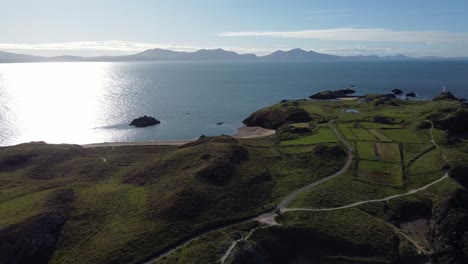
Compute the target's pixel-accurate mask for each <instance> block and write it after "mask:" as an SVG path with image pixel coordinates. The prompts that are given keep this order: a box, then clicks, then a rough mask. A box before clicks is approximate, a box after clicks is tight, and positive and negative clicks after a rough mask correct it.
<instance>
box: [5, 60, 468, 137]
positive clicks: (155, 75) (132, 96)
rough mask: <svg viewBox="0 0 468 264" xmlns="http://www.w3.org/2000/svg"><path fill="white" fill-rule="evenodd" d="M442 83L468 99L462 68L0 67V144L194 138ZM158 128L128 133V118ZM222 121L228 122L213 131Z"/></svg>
mask: <svg viewBox="0 0 468 264" xmlns="http://www.w3.org/2000/svg"><path fill="white" fill-rule="evenodd" d="M351 84H352V85H355V89H357V90H358V92H359V93H362V94H363V93H382V92H389V91H390V90H391V89H393V88H400V89H403V90H405V91H413V92H415V93H416V94H417V95H418V98H420V99H429V98H431V97H433V96H434V95H436V94H438V93H439V92H440V91H441V89H442V87H443V86H444V85H448V87H449V89H450V90H451V91H452V92H454V93H455V94H456V95H458V96H461V97H465V98H466V97H468V62H453V61H452V62H448V61H446V62H444V61H439V62H141V63H129V62H127V63H27V64H0V145H2V146H4V145H12V144H17V143H22V142H29V141H46V142H49V143H78V144H83V143H92V142H106V141H109V142H111V141H144V140H167V139H191V138H195V137H198V136H200V135H201V134H205V135H216V134H232V133H234V132H235V130H236V128H237V127H239V126H241V125H242V123H241V122H242V120H243V119H244V118H245V117H247V116H248V114H250V113H251V112H253V111H254V110H256V109H259V108H261V107H264V106H267V105H270V104H272V103H275V102H278V101H280V100H282V99H297V98H305V97H308V96H309V95H311V94H313V93H315V92H317V91H321V90H328V89H338V88H343V87H346V86H348V85H351ZM141 115H151V116H154V117H156V118H158V119H160V120H161V121H162V123H161V124H160V125H157V126H154V127H149V128H132V127H130V126H129V125H128V124H129V123H130V121H131V120H132V119H133V118H136V117H138V116H141ZM218 122H224V123H223V124H222V125H217V123H218Z"/></svg>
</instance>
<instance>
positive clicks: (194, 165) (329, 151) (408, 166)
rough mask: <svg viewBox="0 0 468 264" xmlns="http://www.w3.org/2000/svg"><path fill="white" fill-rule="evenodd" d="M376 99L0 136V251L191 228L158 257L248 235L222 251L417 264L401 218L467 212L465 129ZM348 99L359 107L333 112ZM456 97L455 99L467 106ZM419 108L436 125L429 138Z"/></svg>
mask: <svg viewBox="0 0 468 264" xmlns="http://www.w3.org/2000/svg"><path fill="white" fill-rule="evenodd" d="M374 96H376V95H374ZM380 98H382V97H380ZM377 100H381V99H379V98H377V99H375V98H374V97H373V96H366V97H364V98H362V99H361V98H360V99H357V100H355V101H346V102H343V101H312V100H297V101H286V102H283V103H279V104H275V105H273V106H270V107H267V108H265V109H261V110H259V111H258V112H256V113H257V114H255V113H254V114H253V118H250V119H249V120H251V122H254V121H255V122H258V124H257V123H255V124H253V126H263V127H265V128H271V127H269V126H270V125H272V124H275V128H277V131H276V132H277V133H276V134H275V135H272V136H268V137H263V138H253V139H236V138H233V137H230V136H216V137H200V138H199V139H198V140H195V141H193V142H190V143H188V144H186V145H183V146H125V147H115V148H114V147H102V148H84V147H82V146H79V145H66V144H64V145H49V144H45V143H28V144H21V145H18V146H11V147H0V241H7V242H6V243H0V251H1V254H0V263H29V262H31V260H34V262H35V263H52V264H54V263H71V264H74V263H115V264H123V263H141V262H144V260H145V259H147V258H148V257H150V256H154V255H158V254H159V253H161V252H164V251H165V250H167V249H170V248H172V247H174V246H175V245H177V244H181V243H183V242H186V241H187V240H188V239H189V238H191V237H197V239H194V240H191V242H190V243H188V244H186V245H185V246H183V247H181V248H180V249H178V250H176V251H174V252H172V253H171V254H169V255H167V256H165V257H163V258H161V259H158V260H157V261H156V263H164V264H166V263H167V264H169V263H175V264H201V263H219V260H220V258H221V256H223V254H224V253H225V252H226V250H227V249H228V248H229V247H230V245H231V243H232V242H233V241H236V240H238V239H240V238H241V237H244V236H246V235H247V234H251V236H250V238H249V239H248V240H242V241H240V242H239V243H237V245H236V247H235V248H234V250H233V251H232V253H231V255H230V256H229V258H228V259H227V261H226V262H225V264H234V263H251V262H252V261H257V260H258V261H257V262H258V263H272V264H283V263H427V262H428V258H426V257H428V256H423V255H422V254H418V252H417V250H416V246H418V243H419V247H420V248H421V247H422V248H426V249H429V248H427V247H428V245H429V242H430V239H429V238H428V237H424V236H425V234H416V233H414V232H411V231H408V230H407V229H404V228H405V226H404V225H403V224H408V221H412V220H413V219H426V220H428V221H430V220H431V219H430V217H431V215H444V216H445V213H444V214H440V212H441V210H444V211H443V212H447V219H448V220H450V221H452V220H453V219H455V218H457V217H459V216H463V215H464V212H463V211H458V210H459V209H460V208H462V207H463V206H465V205H464V204H462V203H460V204H458V203H454V204H451V203H452V201H454V200H451V199H453V198H454V197H456V195H465V194H464V193H466V186H465V187H463V184H464V183H463V178H460V177H461V176H460V175H462V176H463V175H464V174H463V172H464V171H463V170H461V172H460V173H459V174H456V173H455V172H456V171H457V169H458V171H460V166H461V165H463V166H465V167H466V168H467V169H468V165H466V164H465V163H467V160H468V140H467V139H466V138H464V137H460V136H459V135H460V134H457V133H453V131H452V130H453V129H463V128H464V125H465V124H466V122H465V121H466V120H462V119H455V120H454V121H452V122H451V123H448V124H445V123H443V122H437V119H438V118H441V117H446V116H448V114H450V113H452V112H451V111H455V110H457V109H458V105H455V106H454V105H453V104H449V103H447V102H437V101H431V102H423V101H412V100H399V99H388V100H387V99H385V100H382V101H377ZM350 108H352V109H356V110H358V111H359V114H340V112H341V111H342V110H343V109H350ZM467 108H468V107H464V106H463V107H462V108H460V109H461V110H460V112H461V113H464V114H466V115H467V116H468V109H467ZM307 115H309V116H307ZM375 117H385V118H388V119H389V120H391V121H390V122H393V123H398V124H395V125H386V124H380V123H373V122H372V120H376V119H375ZM457 118H458V117H457ZM460 118H464V116H463V115H462V116H461V117H460ZM426 119H432V120H434V123H435V124H436V128H435V129H434V131H433V135H434V139H435V141H436V143H437V145H438V147H437V148H436V147H435V146H434V145H433V144H432V143H431V142H430V134H429V133H430V130H429V129H427V126H425V127H424V126H421V123H422V122H423V121H424V120H426ZM330 123H331V124H333V126H335V127H337V129H338V132H339V133H338V136H339V138H341V137H343V138H344V139H346V140H343V141H340V142H339V141H338V136H337V135H335V133H334V131H333V129H332V128H330V127H329V125H328V124H330ZM246 125H247V124H246ZM291 127H296V128H298V127H309V128H314V129H312V131H313V132H312V133H311V132H309V131H307V130H305V129H290V128H291ZM465 132H466V131H465ZM348 144H349V145H350V148H351V151H350V153H352V155H350V156H348V150H347V148H346V146H348ZM350 157H352V159H350ZM402 157H403V160H402ZM346 160H348V161H350V162H349V163H348V162H346ZM464 164H465V165H464ZM345 165H346V167H345ZM348 166H349V167H348ZM457 166H458V167H457ZM463 166H461V168H465V167H463ZM343 168H346V169H347V170H343ZM403 169H404V171H403ZM449 169H450V170H449ZM337 172H340V173H341V174H337ZM447 172H450V173H451V174H450V177H446V178H443V179H442V180H441V181H439V182H436V183H435V184H433V185H432V186H430V187H428V188H421V187H423V186H425V185H428V184H431V183H433V182H434V181H436V180H439V179H440V178H441V177H442V176H443V175H445V174H446V173H447ZM457 175H458V178H457ZM330 176H333V177H330ZM320 180H323V181H321V182H320V184H318V185H309V184H313V183H316V182H317V181H320ZM307 185H309V186H308V187H307V188H303V187H304V186H307ZM304 190H305V191H304ZM415 190H417V192H415ZM291 194H298V195H297V197H296V198H295V199H293V200H292V201H291V203H289V204H288V205H287V208H289V209H296V210H293V211H288V210H287V208H283V207H281V208H282V209H286V210H284V211H282V212H281V213H279V214H278V215H277V216H276V218H275V220H276V221H277V222H278V223H279V224H280V225H273V226H268V225H263V224H262V223H260V222H258V221H257V220H254V219H257V218H256V217H257V216H258V215H260V214H263V213H265V212H272V210H274V208H278V207H277V206H278V205H279V204H280V203H281V202H283V203H281V204H285V203H284V201H288V199H286V200H285V197H294V196H290V195H291ZM397 194H405V195H404V196H401V197H398V198H395V197H394V195H397ZM389 196H391V197H390V198H391V199H389ZM386 197H387V198H386ZM382 198H386V199H388V201H385V202H381V201H375V200H374V199H379V200H382ZM449 198H450V199H449ZM455 201H456V200H455ZM359 202H360V203H359ZM354 203H359V205H357V206H356V205H355V204H354ZM350 205H351V206H350ZM447 205H454V206H453V207H451V208H445V206H447ZM337 207H338V208H337ZM465 207H466V206H465ZM446 209H447V210H446ZM437 211H438V212H439V213H433V212H437ZM461 219H462V220H463V218H461ZM432 220H434V221H436V220H437V219H436V218H433V219H432ZM438 220H440V219H438ZM51 225H52V226H51ZM441 226H450V225H441ZM453 226H457V227H458V226H462V225H458V224H454V225H453ZM257 227H258V228H257ZM213 229H214V230H215V231H210V232H206V231H207V230H213ZM252 230H255V232H253V233H251V231H252ZM439 231H440V230H439ZM451 231H452V230H448V231H447V232H451ZM462 231H463V232H465V231H464V230H462ZM463 232H461V233H463ZM428 234H433V233H431V232H429V233H428ZM449 235H451V233H450V234H449ZM408 238H410V239H408ZM415 241H416V242H415ZM447 241H449V240H447ZM450 241H451V240H450ZM45 242H47V243H45ZM455 242H456V243H461V242H460V241H454V243H455ZM44 252H50V255H47V254H46V253H44ZM9 254H10V255H14V258H13V257H9V256H10V255H9ZM44 254H45V255H44ZM460 254H461V253H460ZM46 255H47V256H46ZM5 256H7V257H5ZM6 258H10V259H6ZM45 258H46V259H45ZM5 259H6V260H5ZM415 259H416V260H418V261H415ZM421 259H422V261H420V260H421ZM257 262H256V263H257Z"/></svg>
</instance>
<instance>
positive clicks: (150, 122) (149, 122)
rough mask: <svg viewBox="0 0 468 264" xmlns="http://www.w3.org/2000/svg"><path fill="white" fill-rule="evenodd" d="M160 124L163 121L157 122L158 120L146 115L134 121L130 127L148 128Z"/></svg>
mask: <svg viewBox="0 0 468 264" xmlns="http://www.w3.org/2000/svg"><path fill="white" fill-rule="evenodd" d="M160 123H161V121H159V120H157V119H156V118H154V117H152V116H146V115H145V116H141V117H139V118H136V119H133V121H132V122H131V123H130V125H131V126H135V127H148V126H154V125H157V124H160Z"/></svg>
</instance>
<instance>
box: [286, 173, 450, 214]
mask: <svg viewBox="0 0 468 264" xmlns="http://www.w3.org/2000/svg"><path fill="white" fill-rule="evenodd" d="M448 177H449V174H448V172H446V173H445V174H444V176H442V177H441V178H439V179H437V180H435V181H433V182H431V183H429V184H427V185H424V186H423V187H421V188H418V189H414V190H411V191H409V192H406V193H402V194H395V195H391V196H387V197H384V198H381V199H372V200H365V201H359V202H355V203H352V204H348V205H343V206H338V207H329V208H284V209H283V210H281V212H291V211H312V212H325V211H336V210H342V209H347V208H351V207H356V206H359V205H362V204H366V203H376V202H388V201H390V200H392V199H395V198H398V197H403V196H408V195H412V194H415V193H418V192H421V191H424V190H426V189H427V188H429V187H431V186H432V185H434V184H437V183H439V182H441V181H443V180H445V179H447V178H448Z"/></svg>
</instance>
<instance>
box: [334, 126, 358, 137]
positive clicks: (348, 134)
mask: <svg viewBox="0 0 468 264" xmlns="http://www.w3.org/2000/svg"><path fill="white" fill-rule="evenodd" d="M353 126H354V125H353V124H350V123H339V124H338V129H339V130H340V132H341V134H342V135H343V137H344V138H345V139H347V140H355V139H356V136H355V135H354V134H353V132H352V131H351V127H353Z"/></svg>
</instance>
